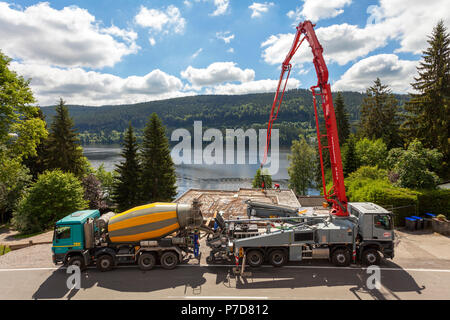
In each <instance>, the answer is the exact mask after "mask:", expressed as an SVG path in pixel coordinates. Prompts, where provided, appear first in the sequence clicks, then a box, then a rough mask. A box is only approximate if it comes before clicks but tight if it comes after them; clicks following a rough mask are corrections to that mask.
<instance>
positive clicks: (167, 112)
mask: <svg viewBox="0 0 450 320" xmlns="http://www.w3.org/2000/svg"><path fill="white" fill-rule="evenodd" d="M273 95H274V94H273V93H259V94H248V95H225V96H223V95H222V96H220V95H202V96H194V97H183V98H176V99H170V100H161V101H151V102H145V103H139V104H134V105H120V106H103V107H101V108H98V107H83V106H69V110H70V114H71V116H72V117H73V119H74V122H75V124H76V128H77V130H78V132H80V133H82V134H81V139H82V142H83V143H120V142H121V141H122V140H121V139H122V138H123V133H124V132H125V130H126V129H127V128H128V123H129V122H130V121H131V123H132V125H133V127H134V128H135V129H136V130H135V131H136V132H135V134H136V137H137V140H138V141H140V137H141V132H142V130H143V128H144V127H145V125H146V118H145V117H143V116H142V115H150V114H151V113H153V112H155V113H156V114H157V115H158V117H159V118H160V119H161V120H162V122H163V123H164V125H165V126H166V127H167V132H168V133H169V134H170V133H171V132H172V131H173V130H175V129H178V128H192V125H193V123H194V120H200V119H201V120H202V121H203V128H204V129H205V130H206V129H208V128H216V129H219V130H221V131H222V132H224V129H225V128H228V129H230V128H242V129H245V130H246V129H249V128H254V129H258V128H263V129H266V128H267V121H268V119H269V113H270V108H271V106H272V103H273ZM342 96H343V98H344V99H345V104H346V108H347V112H348V113H349V116H350V119H349V120H350V121H353V122H355V121H357V120H358V119H359V108H360V105H361V101H362V99H363V95H362V94H361V93H357V92H343V93H342ZM396 97H397V98H398V99H399V100H401V101H402V102H404V101H405V100H406V99H407V96H405V95H403V96H396ZM312 106H313V102H312V95H311V91H310V90H305V89H298V90H297V89H296V90H289V91H288V92H286V94H285V97H284V100H283V106H282V108H281V110H280V113H279V115H278V119H277V121H276V123H275V125H276V126H275V128H279V129H280V145H285V146H290V145H291V142H292V140H295V139H297V137H298V135H299V134H300V132H301V131H300V129H303V130H308V131H309V132H310V134H311V135H313V134H314V128H315V119H314V110H313V107H312ZM42 110H43V111H44V114H45V115H46V116H47V119H49V120H50V119H51V117H52V116H53V115H54V114H55V110H54V108H53V107H43V108H42ZM119 134H120V135H122V138H120V137H118V135H119Z"/></svg>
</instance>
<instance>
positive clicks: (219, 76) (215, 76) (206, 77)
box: [181, 62, 255, 87]
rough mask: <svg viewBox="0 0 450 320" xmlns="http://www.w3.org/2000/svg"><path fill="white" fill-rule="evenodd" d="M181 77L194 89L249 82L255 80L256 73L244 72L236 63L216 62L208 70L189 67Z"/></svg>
mask: <svg viewBox="0 0 450 320" xmlns="http://www.w3.org/2000/svg"><path fill="white" fill-rule="evenodd" d="M181 76H182V77H183V78H184V79H187V80H188V81H189V82H190V83H191V84H192V85H194V87H201V86H210V85H215V84H219V83H224V82H232V81H239V82H249V81H252V80H253V79H254V78H255V71H253V70H251V69H245V70H242V69H240V68H238V67H236V63H234V62H215V63H213V64H211V65H209V66H208V67H207V68H206V69H196V68H193V67H192V66H189V67H188V68H187V69H186V70H184V71H182V72H181Z"/></svg>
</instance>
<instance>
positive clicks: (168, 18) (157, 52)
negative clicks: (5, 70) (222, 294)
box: [0, 0, 450, 105]
mask: <svg viewBox="0 0 450 320" xmlns="http://www.w3.org/2000/svg"><path fill="white" fill-rule="evenodd" d="M305 19H310V20H312V21H313V22H315V23H317V27H316V31H317V34H318V37H319V40H320V41H321V42H322V45H323V47H324V50H325V57H326V59H327V63H328V67H329V69H330V81H331V84H332V86H333V89H334V90H355V91H364V89H365V88H366V87H367V86H369V85H370V84H371V83H372V82H373V80H374V79H375V78H376V77H380V78H381V79H382V81H383V82H385V83H387V84H388V85H390V86H391V87H392V89H393V90H394V91H395V92H399V93H406V92H408V91H410V86H409V83H410V82H411V81H412V79H413V77H414V75H415V72H416V66H417V63H418V61H419V60H420V57H421V55H420V53H421V51H422V50H423V49H424V48H425V47H426V36H427V35H429V34H430V33H431V31H432V29H433V27H434V26H435V25H436V23H437V21H438V20H439V19H444V21H445V23H446V25H447V26H448V25H449V23H450V1H448V0H430V1H427V2H424V1H418V0H365V1H356V0H353V1H352V0H327V1H320V0H288V1H286V0H284V1H245V0H186V1H183V0H173V1H160V0H147V1H128V0H115V1H112V0H109V1H107V0H96V1H92V0H91V1H87V0H84V1H61V0H58V1H49V2H39V1H29V0H28V1H20V0H17V1H8V2H5V1H2V0H0V49H1V50H2V51H3V52H4V53H6V54H7V55H8V56H10V57H11V58H13V63H12V68H13V69H14V70H16V71H17V72H18V73H20V74H22V75H24V76H25V77H26V78H32V82H31V86H32V88H33V90H34V92H35V95H36V97H37V98H38V100H39V103H40V104H41V105H48V104H51V103H54V102H55V101H56V100H57V99H58V98H59V97H63V98H64V99H65V100H67V102H68V103H71V104H87V105H102V104H121V103H133V102H143V101H149V100H156V99H165V98H171V97H178V96H186V95H196V94H244V93H253V92H269V91H273V90H274V88H275V86H276V83H277V80H278V76H279V73H280V63H281V61H282V60H283V58H284V57H285V55H286V53H287V51H288V50H289V47H290V44H291V42H292V38H293V33H294V32H295V25H296V24H298V22H300V21H302V20H305ZM308 50H309V48H308V47H307V46H306V45H305V46H304V48H302V50H300V51H299V53H298V54H297V56H296V57H295V59H294V71H293V75H292V80H291V81H290V83H289V87H290V88H297V87H300V88H308V87H310V86H311V85H313V84H315V82H316V75H315V73H314V68H313V65H312V64H311V55H310V53H309V52H308Z"/></svg>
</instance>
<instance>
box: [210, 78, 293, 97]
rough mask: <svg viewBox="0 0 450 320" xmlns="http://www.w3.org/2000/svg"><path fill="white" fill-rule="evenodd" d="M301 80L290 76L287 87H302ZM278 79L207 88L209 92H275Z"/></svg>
mask: <svg viewBox="0 0 450 320" xmlns="http://www.w3.org/2000/svg"><path fill="white" fill-rule="evenodd" d="M300 84H301V83H300V81H299V80H297V79H295V78H290V79H289V82H288V84H287V89H297V88H299V87H300ZM277 86H278V80H270V79H266V80H258V81H250V82H246V83H241V84H232V83H227V84H223V85H217V86H214V87H213V88H209V89H207V90H206V93H207V94H225V95H233V94H248V93H264V92H275V91H276V90H277Z"/></svg>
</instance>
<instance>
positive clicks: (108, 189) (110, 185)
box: [94, 163, 117, 203]
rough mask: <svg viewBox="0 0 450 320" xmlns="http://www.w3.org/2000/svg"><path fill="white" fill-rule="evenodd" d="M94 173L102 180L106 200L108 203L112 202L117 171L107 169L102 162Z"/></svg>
mask: <svg viewBox="0 0 450 320" xmlns="http://www.w3.org/2000/svg"><path fill="white" fill-rule="evenodd" d="M94 175H95V176H96V177H97V179H98V180H99V181H100V184H101V187H102V192H103V200H105V201H106V203H110V202H112V197H111V195H112V193H113V189H114V179H116V178H117V171H113V172H109V171H106V170H105V166H104V165H103V163H102V164H101V165H100V167H98V169H97V170H94Z"/></svg>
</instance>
